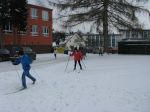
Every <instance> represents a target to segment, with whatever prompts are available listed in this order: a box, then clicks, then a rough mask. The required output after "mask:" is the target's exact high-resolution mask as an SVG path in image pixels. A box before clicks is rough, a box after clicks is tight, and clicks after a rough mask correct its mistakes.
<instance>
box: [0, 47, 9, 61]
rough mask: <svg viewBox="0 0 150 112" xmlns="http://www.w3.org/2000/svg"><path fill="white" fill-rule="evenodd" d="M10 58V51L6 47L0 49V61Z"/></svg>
mask: <svg viewBox="0 0 150 112" xmlns="http://www.w3.org/2000/svg"><path fill="white" fill-rule="evenodd" d="M9 59H10V51H9V50H8V49H5V48H3V49H0V62H1V61H9Z"/></svg>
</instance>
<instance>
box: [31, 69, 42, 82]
mask: <svg viewBox="0 0 150 112" xmlns="http://www.w3.org/2000/svg"><path fill="white" fill-rule="evenodd" d="M32 71H33V72H34V74H35V75H36V76H37V77H38V78H39V79H40V76H39V75H38V73H37V72H36V71H35V69H34V68H33V67H32Z"/></svg>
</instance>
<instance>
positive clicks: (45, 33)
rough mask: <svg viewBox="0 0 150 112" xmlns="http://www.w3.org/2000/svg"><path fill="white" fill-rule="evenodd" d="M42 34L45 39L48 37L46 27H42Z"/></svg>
mask: <svg viewBox="0 0 150 112" xmlns="http://www.w3.org/2000/svg"><path fill="white" fill-rule="evenodd" d="M42 34H43V35H44V36H46V37H47V36H48V27H47V26H43V27H42Z"/></svg>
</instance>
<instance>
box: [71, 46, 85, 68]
mask: <svg viewBox="0 0 150 112" xmlns="http://www.w3.org/2000/svg"><path fill="white" fill-rule="evenodd" d="M70 56H73V57H74V70H75V69H76V65H77V62H78V64H79V66H80V70H82V65H81V60H82V56H83V55H82V52H81V51H80V50H77V48H75V49H74V52H73V53H72V54H70Z"/></svg>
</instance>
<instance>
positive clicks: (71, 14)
mask: <svg viewBox="0 0 150 112" xmlns="http://www.w3.org/2000/svg"><path fill="white" fill-rule="evenodd" d="M143 1H148V0H61V1H60V0H59V1H58V0H57V2H55V3H54V2H49V3H50V5H51V4H53V5H54V6H57V7H58V8H59V9H60V11H66V12H65V13H64V12H63V13H62V14H60V18H62V17H65V19H66V24H65V26H66V27H73V26H76V25H79V24H82V23H85V22H86V23H88V22H90V23H93V25H91V29H93V28H94V27H93V26H96V27H95V29H96V30H97V31H98V32H99V33H101V34H103V38H104V43H103V45H104V49H105V51H106V50H107V49H108V47H109V38H108V32H109V31H110V30H111V29H112V28H116V29H120V28H130V29H133V28H139V27H140V24H139V21H138V18H137V16H136V13H137V12H146V13H149V10H147V9H145V8H144V7H141V6H140V4H138V3H140V2H143ZM135 2H136V3H135Z"/></svg>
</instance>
